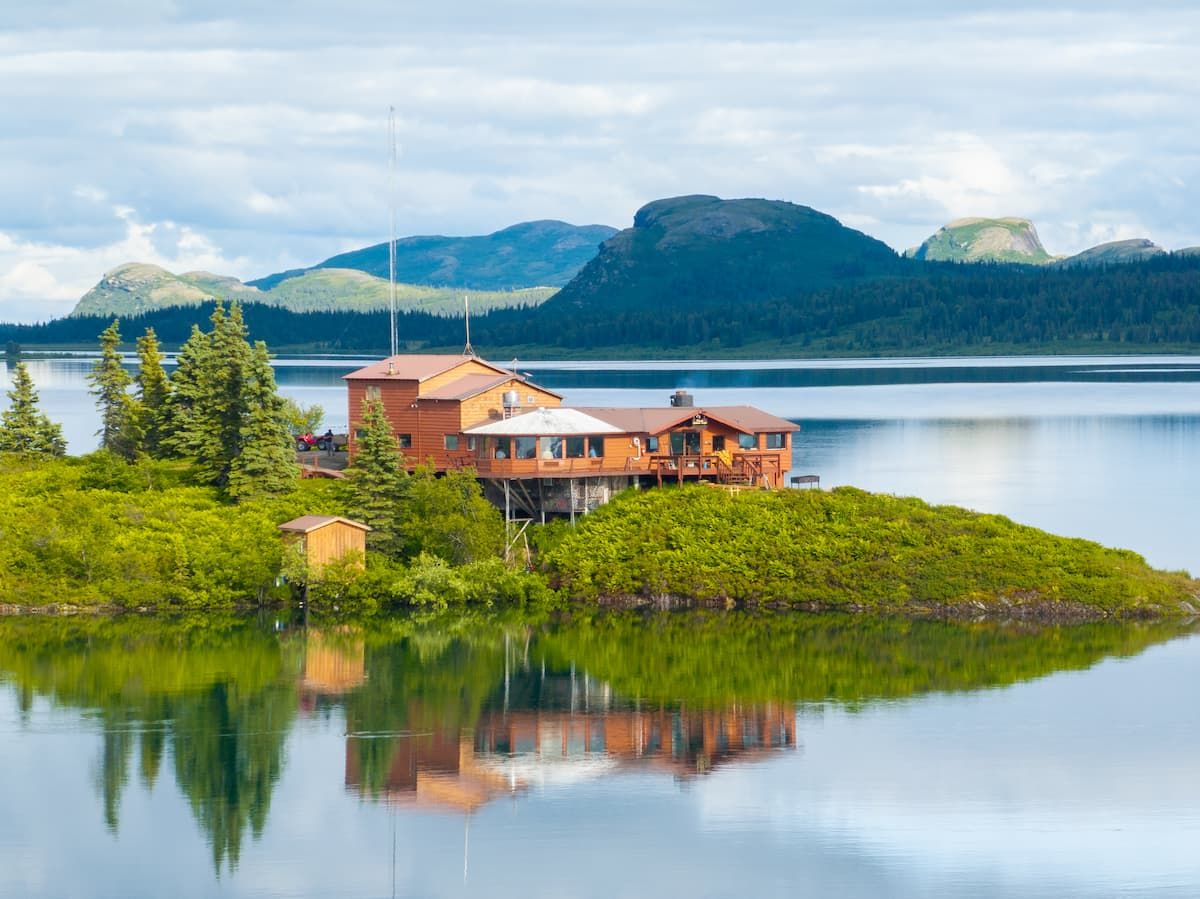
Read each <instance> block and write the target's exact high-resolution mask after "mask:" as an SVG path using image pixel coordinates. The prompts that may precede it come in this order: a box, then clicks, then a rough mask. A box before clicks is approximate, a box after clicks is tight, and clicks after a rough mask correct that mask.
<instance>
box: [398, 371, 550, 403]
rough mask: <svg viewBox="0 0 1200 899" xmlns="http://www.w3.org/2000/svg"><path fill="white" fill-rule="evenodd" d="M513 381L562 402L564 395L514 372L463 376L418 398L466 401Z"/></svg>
mask: <svg viewBox="0 0 1200 899" xmlns="http://www.w3.org/2000/svg"><path fill="white" fill-rule="evenodd" d="M513 381H515V382H516V383H517V384H520V385H523V386H526V387H533V388H534V389H536V390H539V391H540V392H542V393H545V394H549V395H550V396H554V397H558V398H559V399H560V400H561V399H562V394H559V393H555V392H554V391H553V390H547V389H546V388H545V387H539V386H538V385H537V384H534V383H533V382H532V381H526V380H525V379H524V378H522V377H521V376H520V375H517V374H513V373H512V372H507V373H505V374H502V375H487V374H483V373H482V372H476V373H474V374H470V375H463V376H462V377H461V378H456V379H455V380H453V381H450V382H449V383H447V384H441V385H439V386H438V387H435V388H434V389H433V390H427V391H422V392H421V393H420V394H419V395H418V397H419V399H423V400H466V399H470V398H471V397H473V396H478V395H479V394H481V393H483V392H484V391H487V390H491V389H492V388H494V387H500V386H502V385H504V384H507V383H509V382H513ZM518 392H520V391H518ZM522 399H524V395H522Z"/></svg>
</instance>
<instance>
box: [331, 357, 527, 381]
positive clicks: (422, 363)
mask: <svg viewBox="0 0 1200 899" xmlns="http://www.w3.org/2000/svg"><path fill="white" fill-rule="evenodd" d="M466 362H478V363H479V364H480V365H486V366H487V367H488V368H490V369H492V370H494V371H495V372H496V373H497V374H504V375H508V376H509V377H513V378H515V377H518V375H517V374H516V372H511V371H509V370H508V369H506V368H500V366H498V365H492V363H490V362H484V361H483V360H482V359H479V358H477V357H475V356H462V355H458V356H456V355H452V354H450V353H438V354H436V355H435V354H432V353H425V354H419V353H418V354H411V355H409V354H401V355H398V356H389V357H388V358H386V359H380V360H379V361H378V362H372V363H371V364H370V365H367V366H364V367H362V368H360V369H358V370H357V371H352V372H350V374H348V375H343V376H342V377H343V378H344V379H345V380H347V381H358V380H371V381H376V380H391V379H395V380H397V381H426V380H428V379H429V378H432V377H434V376H435V375H440V374H443V373H444V372H448V371H450V370H451V369H454V368H457V367H458V366H460V365H462V364H464V363H466Z"/></svg>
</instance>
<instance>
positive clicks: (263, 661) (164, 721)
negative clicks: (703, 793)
mask: <svg viewBox="0 0 1200 899" xmlns="http://www.w3.org/2000/svg"><path fill="white" fill-rule="evenodd" d="M1181 632H1182V631H1181V628H1180V626H1179V625H1177V624H1133V623H1120V624H1116V623H1092V624H1083V625H1074V626H1066V627H1032V626H1027V625H1006V624H1001V623H995V622H991V623H973V624H964V623H944V622H936V621H911V620H903V619H897V620H892V619H866V618H843V617H835V616H811V615H765V614H763V615H755V614H741V613H712V612H696V613H691V612H688V613H656V614H647V615H642V614H633V613H600V612H587V613H583V612H576V613H572V614H557V615H550V614H548V613H542V614H524V613H515V612H512V613H496V614H488V615H483V614H467V615H458V616H424V617H422V616H411V617H403V618H393V619H387V620H383V621H377V622H372V623H371V624H369V625H365V626H351V625H339V626H329V627H325V628H309V629H304V628H301V627H295V628H292V627H283V626H281V625H279V624H276V623H275V622H265V623H264V622H257V621H241V620H229V621H223V622H214V621H211V620H205V621H203V622H190V621H183V622H179V621H174V622H167V621H161V620H153V619H133V618H123V619H95V620H79V619H8V620H0V679H3V680H6V681H11V689H12V690H13V691H14V693H15V694H16V697H17V701H18V705H19V707H20V708H21V709H22V710H23V711H24V712H26V713H27V712H28V710H29V709H30V708H31V706H32V703H33V701H34V698H35V697H46V698H47V699H49V700H50V701H51V702H52V703H54V704H55V705H57V706H59V707H64V708H75V709H79V710H81V711H82V712H83V713H84V715H85V716H86V718H87V720H88V721H96V722H98V723H99V728H100V733H101V749H100V753H99V757H98V760H97V763H96V772H95V783H96V789H97V794H98V798H99V805H100V813H101V815H102V816H103V820H104V821H105V824H106V826H107V827H108V828H109V829H110V830H112V831H113V832H114V833H115V832H117V831H118V829H119V822H120V815H119V812H120V805H121V797H122V794H123V792H124V791H125V789H126V788H127V787H128V783H129V779H130V775H131V772H132V771H134V770H136V771H137V772H138V776H139V780H140V782H141V785H142V788H143V789H145V790H149V789H151V788H152V787H153V786H154V785H155V784H156V783H157V781H158V780H159V778H160V774H161V771H160V769H161V766H162V759H163V757H164V755H165V754H167V753H169V754H170V757H171V759H172V760H173V774H174V779H175V783H176V785H177V786H178V788H179V790H180V792H181V793H182V795H183V797H184V798H185V799H186V801H187V803H188V805H189V807H190V809H191V811H192V814H193V816H194V817H195V819H196V821H197V822H198V823H199V824H200V826H201V828H202V829H203V831H204V833H205V835H206V837H207V840H208V843H209V846H210V849H211V853H212V860H213V865H214V867H215V868H216V870H217V871H218V872H219V871H220V870H221V869H222V867H223V866H224V865H226V864H228V866H229V867H231V868H232V867H236V865H237V864H238V860H239V858H240V855H241V851H242V845H243V840H244V837H245V835H246V833H247V832H249V833H250V834H251V836H252V837H254V838H258V837H259V836H261V835H262V833H263V831H264V829H265V827H266V826H267V822H268V813H269V810H270V806H271V797H272V793H273V792H274V790H275V789H276V787H277V785H278V783H279V780H280V777H281V774H282V772H283V767H284V762H285V755H284V745H285V741H286V740H287V739H288V736H289V734H290V733H291V731H292V730H293V728H294V726H295V723H296V720H297V715H310V714H314V713H318V712H319V713H322V714H324V713H330V714H333V715H338V716H342V718H343V719H344V721H345V728H346V738H345V758H344V768H343V770H341V771H330V772H329V776H330V777H341V778H342V779H343V782H344V784H345V786H346V788H347V789H348V790H349V791H351V792H352V793H353V794H357V795H358V796H362V797H368V798H372V799H379V800H384V801H388V802H391V803H397V804H400V805H406V806H408V805H411V806H413V807H426V806H433V807H439V808H454V809H460V810H464V811H470V810H473V809H475V808H477V807H479V806H480V805H482V804H483V803H486V802H488V801H489V800H491V799H492V798H494V797H496V796H499V795H512V794H513V793H516V792H521V791H522V790H526V789H529V788H531V787H537V786H543V785H564V786H565V785H570V784H571V783H574V782H577V781H579V780H581V779H588V778H595V777H602V776H605V775H608V774H610V773H612V772H618V771H629V770H637V771H643V772H654V771H660V772H663V773H664V774H666V775H669V776H671V777H674V778H677V779H688V778H693V777H697V776H703V775H706V774H709V773H711V772H713V771H717V770H719V769H720V768H721V767H722V766H723V765H728V764H733V763H736V762H739V761H749V760H755V759H761V758H763V757H764V756H766V755H769V754H770V753H773V752H777V751H779V750H794V749H796V747H797V746H798V744H799V743H800V742H801V741H802V737H803V735H802V734H797V706H798V705H803V704H824V703H837V704H839V705H842V706H846V707H850V708H855V707H859V706H862V705H865V704H869V703H873V702H879V701H890V700H894V699H900V698H906V697H915V696H919V695H921V694H925V693H929V692H931V691H961V690H977V689H981V688H986V687H997V686H1003V685H1006V684H1011V683H1015V682H1018V681H1021V680H1028V679H1031V678H1036V677H1041V676H1044V675H1047V674H1050V673H1052V672H1054V671H1060V670H1067V669H1081V668H1086V667H1089V666H1091V665H1094V664H1095V663H1097V662H1098V661H1100V660H1102V659H1104V658H1106V657H1110V656H1114V655H1117V656H1124V655H1132V654H1135V653H1137V652H1140V651H1141V650H1143V649H1145V648H1146V647H1147V646H1149V645H1151V644H1154V643H1157V642H1160V641H1163V640H1166V639H1170V638H1171V637H1174V636H1177V635H1179V634H1180V633H1181ZM6 689H8V687H6ZM22 720H28V719H27V717H23V719H22ZM135 749H136V751H137V766H136V768H135V767H134V764H133V760H134V752H135Z"/></svg>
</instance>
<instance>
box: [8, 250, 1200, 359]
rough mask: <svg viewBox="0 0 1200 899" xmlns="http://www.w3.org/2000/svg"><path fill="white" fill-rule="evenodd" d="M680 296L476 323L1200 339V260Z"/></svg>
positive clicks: (290, 318) (425, 330)
mask: <svg viewBox="0 0 1200 899" xmlns="http://www.w3.org/2000/svg"><path fill="white" fill-rule="evenodd" d="M681 283H683V284H687V287H686V288H682V289H680V286H679V283H677V285H676V287H677V289H676V291H675V292H674V293H672V294H671V295H670V296H661V295H657V294H654V293H653V292H652V291H648V292H647V293H646V295H645V296H640V295H637V294H638V291H637V288H636V287H634V288H629V287H626V288H624V289H623V290H622V292H621V294H622V295H621V296H620V297H616V296H614V297H611V298H609V299H608V300H606V301H605V302H595V301H592V302H586V303H585V302H578V301H573V300H572V299H571V297H570V295H569V292H566V291H564V294H565V295H560V296H557V297H554V298H552V299H550V300H548V301H547V302H546V303H545V304H543V305H542V306H540V307H537V308H521V309H503V310H495V311H492V312H488V313H486V314H483V315H480V316H477V317H473V318H472V322H471V336H472V340H473V342H474V343H475V344H476V345H478V346H485V347H531V346H536V347H539V348H545V349H548V350H555V349H558V350H563V351H569V352H587V351H592V350H596V351H602V350H604V349H606V348H615V347H623V348H640V349H644V350H645V351H646V352H647V353H653V352H655V351H660V350H662V351H672V352H679V351H686V350H689V349H693V350H697V351H702V350H704V349H706V348H717V347H720V348H736V347H740V346H743V345H747V344H754V345H756V346H757V347H760V348H761V346H762V345H764V344H765V345H770V344H771V343H777V344H778V345H779V346H780V348H781V349H786V350H788V351H803V350H804V349H806V348H808V349H811V350H812V351H822V352H848V353H863V354H866V353H887V352H914V353H920V352H922V351H923V350H929V349H931V348H936V349H938V350H941V351H945V350H949V349H953V348H956V347H957V348H963V349H967V348H972V347H975V348H978V347H981V346H986V345H989V344H996V345H1003V346H1008V347H1025V348H1028V349H1030V350H1035V349H1037V348H1039V347H1050V346H1054V345H1062V344H1066V343H1095V342H1103V343H1106V344H1111V345H1114V346H1119V345H1122V344H1125V345H1130V346H1142V347H1146V346H1155V345H1163V346H1167V345H1171V346H1180V345H1188V344H1198V345H1200V257H1197V256H1174V255H1173V256H1164V257H1161V258H1157V259H1152V260H1149V261H1146V262H1139V263H1128V264H1122V265H1114V266H1108V267H1100V268H1086V269H1059V268H1049V267H1029V266H1017V265H998V264H997V265H980V264H969V265H954V264H945V263H941V264H938V263H922V262H917V261H914V260H905V261H904V264H902V265H901V266H900V273H899V274H893V275H888V276H884V277H874V278H866V279H861V280H854V281H846V282H842V283H840V284H838V285H836V286H832V287H825V288H822V289H817V290H811V291H805V292H794V293H788V292H786V291H784V290H783V289H782V287H777V288H776V290H777V292H776V293H773V294H771V295H766V296H745V295H743V296H735V297H727V298H723V297H721V296H715V295H714V293H713V290H712V286H711V285H707V284H701V283H694V284H688V282H686V281H684V282H681ZM244 310H245V319H246V324H247V326H248V328H249V331H250V335H251V337H252V338H253V339H263V340H267V341H269V342H270V344H271V346H272V347H273V348H274V349H277V350H279V349H287V348H302V349H305V350H308V351H320V350H328V351H333V352H338V351H342V352H344V351H352V352H363V353H382V352H384V351H385V350H386V349H387V347H388V343H389V340H388V317H387V314H386V313H382V312H380V313H353V312H317V313H304V314H298V313H292V312H287V311H284V310H281V309H277V308H272V307H268V306H258V305H247V306H246V307H244ZM211 313H212V304H205V305H202V306H192V307H185V308H175V309H164V310H161V311H156V312H152V313H147V314H145V315H142V316H137V317H130V318H126V319H123V320H122V328H123V330H125V332H126V333H140V332H141V330H142V329H143V328H144V327H146V326H151V327H153V328H154V329H155V331H156V332H157V333H158V335H159V338H160V339H161V340H162V342H163V343H164V344H165V345H168V346H170V345H178V344H180V343H182V342H183V341H184V340H186V339H187V337H188V334H189V332H190V330H191V326H192V324H193V323H196V322H204V321H206V320H207V318H208V316H209V315H210V314H211ZM107 324H108V319H107V318H105V319H99V318H85V317H80V318H69V319H60V320H57V321H52V322H48V323H46V324H43V325H0V341H3V342H13V343H17V344H20V345H23V346H29V345H47V344H57V345H79V344H93V343H94V342H95V340H96V336H97V335H98V334H99V333H100V332H101V331H102V330H103V329H104V327H105V326H106V325H107ZM398 330H399V335H400V339H401V342H402V343H403V344H404V345H405V346H406V347H408V348H413V349H415V348H419V347H423V346H428V347H453V346H456V345H460V344H462V343H463V336H464V335H463V323H462V320H461V318H459V319H447V318H443V317H439V316H432V315H427V314H424V313H416V312H410V313H402V314H400V315H399V317H398Z"/></svg>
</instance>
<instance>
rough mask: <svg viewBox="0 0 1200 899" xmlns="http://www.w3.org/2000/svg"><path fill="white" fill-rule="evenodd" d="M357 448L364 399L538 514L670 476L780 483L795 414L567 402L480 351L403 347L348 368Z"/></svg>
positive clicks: (495, 491) (420, 455) (416, 439)
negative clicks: (413, 351)
mask: <svg viewBox="0 0 1200 899" xmlns="http://www.w3.org/2000/svg"><path fill="white" fill-rule="evenodd" d="M345 380H346V384H347V386H348V400H349V422H350V452H351V454H353V453H354V451H355V443H356V440H357V437H358V434H359V431H360V429H361V428H362V416H363V402H364V400H378V401H379V402H381V403H382V404H383V409H384V413H385V415H386V416H387V419H388V421H389V422H390V424H391V426H392V430H393V432H394V433H395V435H396V440H397V442H398V443H399V445H400V449H401V451H402V452H403V453H404V454H405V456H406V457H407V458H408V459H410V460H411V461H412V462H414V463H416V462H432V464H433V466H434V467H435V468H436V469H437V470H438V471H446V470H448V469H455V468H467V467H469V468H473V469H474V470H475V471H476V473H477V474H478V477H479V479H480V481H481V482H482V483H483V485H484V490H485V492H486V493H487V495H488V498H489V499H491V500H492V501H493V502H495V503H497V504H498V505H503V506H504V507H505V508H506V510H508V511H513V510H515V511H517V512H521V513H524V514H527V515H529V516H530V517H534V516H539V515H540V516H542V517H543V518H544V517H545V515H546V514H561V515H571V516H574V515H575V514H576V513H577V512H585V511H588V510H591V509H594V508H596V507H597V506H598V505H600V504H602V503H604V502H606V501H607V500H608V499H609V497H610V496H611V495H612V494H613V493H616V492H619V491H620V490H624V489H625V488H627V487H630V486H634V485H638V486H650V485H655V484H656V485H662V484H663V482H664V481H673V482H676V483H683V482H685V481H709V482H714V483H717V484H725V485H740V486H752V487H762V488H779V487H782V486H784V480H785V477H786V474H787V471H788V469H789V468H790V467H791V459H792V434H793V432H794V431H795V430H796V425H795V424H793V423H792V422H790V421H788V420H787V419H784V418H779V417H777V416H774V415H770V414H768V413H766V412H763V411H761V410H759V409H755V408H754V407H752V406H704V407H699V406H694V405H692V401H691V397H690V396H688V395H687V394H686V393H684V392H682V391H677V392H676V394H675V395H674V396H673V397H671V405H670V406H664V407H661V408H654V407H651V408H620V407H587V408H568V407H565V406H563V405H562V396H560V395H559V394H557V393H555V392H554V391H552V390H547V389H545V388H544V387H539V386H538V385H536V384H534V383H532V382H530V381H528V380H526V379H525V378H524V377H522V376H521V375H520V374H518V373H517V372H514V371H509V370H508V369H505V368H501V367H499V366H496V365H492V364H491V363H489V362H485V361H483V360H482V359H479V358H478V357H476V356H471V355H463V356H455V355H399V356H391V357H389V358H387V359H384V360H382V361H380V362H375V363H372V364H371V365H368V366H366V367H365V368H360V369H359V370H357V371H354V372H351V373H350V374H348V375H346V376H345Z"/></svg>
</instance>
